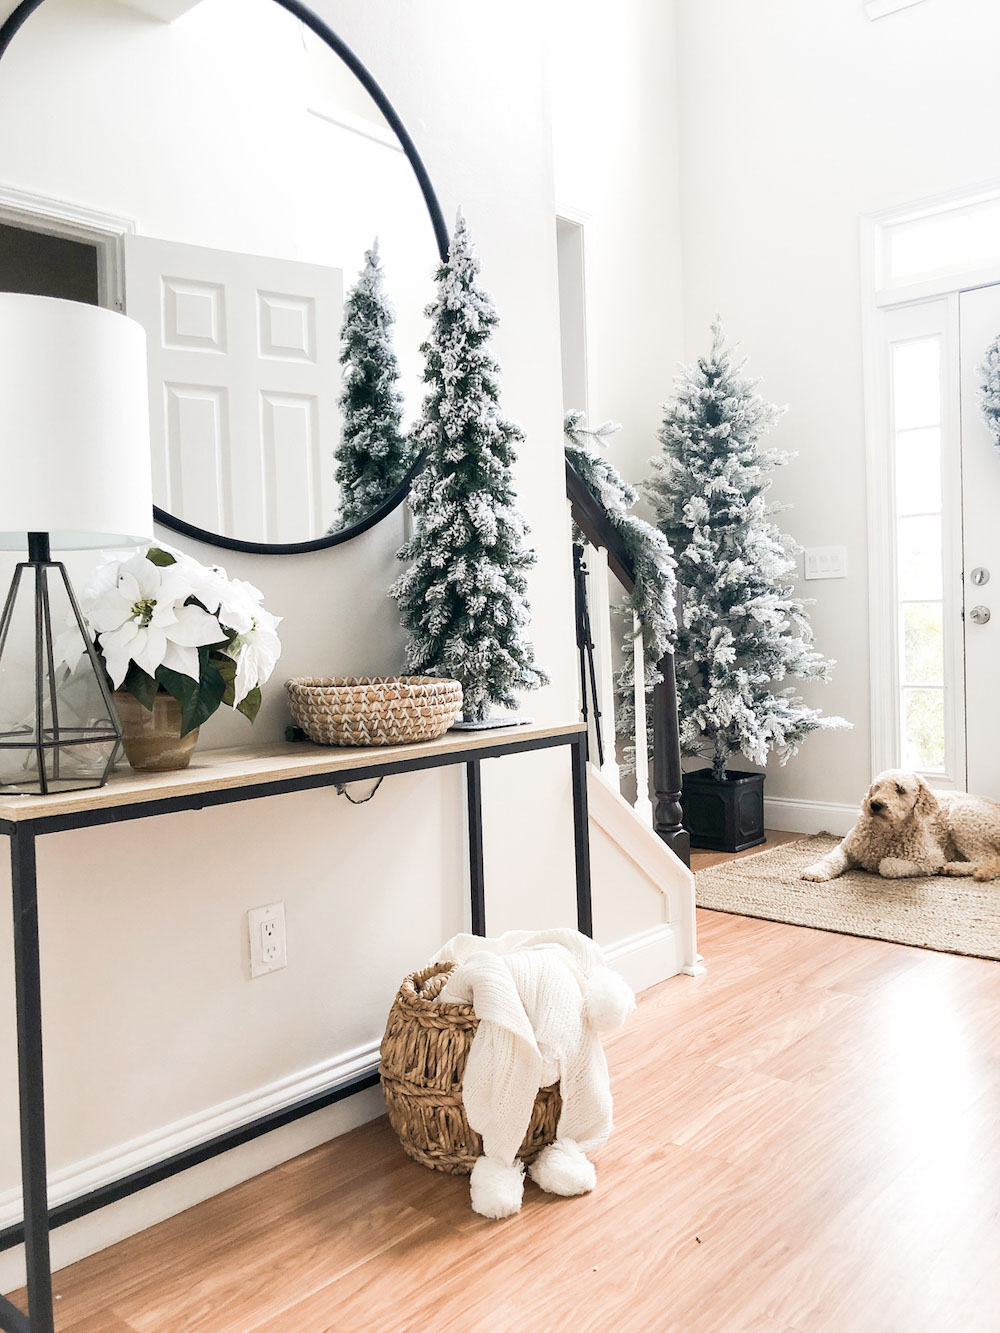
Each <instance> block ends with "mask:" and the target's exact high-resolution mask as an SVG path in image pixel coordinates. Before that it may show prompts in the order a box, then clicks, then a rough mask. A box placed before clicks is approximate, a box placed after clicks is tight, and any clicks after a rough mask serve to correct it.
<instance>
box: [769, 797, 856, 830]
mask: <svg viewBox="0 0 1000 1333" xmlns="http://www.w3.org/2000/svg"><path fill="white" fill-rule="evenodd" d="M857 817H858V807H857V806H856V805H832V804H828V803H826V802H824V801H801V800H797V799H796V798H795V797H794V796H765V797H764V823H765V825H766V826H767V828H772V829H781V830H782V832H784V833H835V834H836V835H837V837H838V838H842V837H843V836H844V834H845V833H849V832H850V831H851V829H852V828H853V827H854V823H855V821H856V820H857Z"/></svg>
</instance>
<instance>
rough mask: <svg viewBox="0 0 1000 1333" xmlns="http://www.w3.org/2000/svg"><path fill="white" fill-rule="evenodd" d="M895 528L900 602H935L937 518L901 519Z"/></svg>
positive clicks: (938, 564) (938, 584) (938, 568)
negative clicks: (896, 531)
mask: <svg viewBox="0 0 1000 1333" xmlns="http://www.w3.org/2000/svg"><path fill="white" fill-rule="evenodd" d="M898 526H899V598H900V601H903V602H918V601H928V602H930V601H938V600H939V599H940V597H941V518H940V515H925V516H923V517H920V518H901V519H900V520H899V525H898Z"/></svg>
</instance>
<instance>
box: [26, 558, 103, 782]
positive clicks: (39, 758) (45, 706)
mask: <svg viewBox="0 0 1000 1333" xmlns="http://www.w3.org/2000/svg"><path fill="white" fill-rule="evenodd" d="M120 743H121V728H120V727H119V724H118V719H117V717H116V716H115V710H114V704H113V703H112V701H111V692H110V690H109V689H108V685H107V680H106V678H105V674H104V668H103V667H102V665H101V662H100V660H99V659H98V656H97V652H96V650H95V648H94V645H93V642H92V640H91V637H90V633H89V631H88V629H87V625H86V622H85V621H84V618H83V615H82V614H81V612H80V607H79V605H78V603H77V600H76V597H75V596H74V594H73V589H72V587H71V585H70V581H69V578H68V576H67V574H66V569H65V566H64V565H62V564H60V563H59V562H58V561H54V560H52V558H51V556H50V553H49V539H48V534H47V533H44V532H41V533H39V532H32V533H29V534H28V560H27V561H23V562H22V563H20V564H18V565H17V566H16V568H15V570H14V576H13V578H12V580H11V585H10V591H9V592H8V594H7V600H6V603H5V604H4V608H3V614H2V616H0V792H2V793H3V794H5V795H12V794H19V795H26V796H28V795H30V796H47V795H49V794H50V793H53V792H60V791H76V790H80V789H85V788H88V787H102V786H103V785H104V783H105V782H106V781H107V779H108V775H109V773H110V772H111V769H112V767H113V765H114V762H115V759H116V758H117V756H118V748H119V745H120Z"/></svg>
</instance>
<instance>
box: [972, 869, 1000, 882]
mask: <svg viewBox="0 0 1000 1333" xmlns="http://www.w3.org/2000/svg"><path fill="white" fill-rule="evenodd" d="M972 878H973V879H977V880H978V881H979V883H980V884H986V883H988V882H989V881H990V880H991V879H997V878H1000V866H996V865H986V866H976V868H975V870H974V871H973V872H972Z"/></svg>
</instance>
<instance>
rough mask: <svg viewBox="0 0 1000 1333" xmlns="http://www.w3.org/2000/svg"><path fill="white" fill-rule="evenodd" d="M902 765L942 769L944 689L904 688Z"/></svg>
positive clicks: (938, 771)
mask: <svg viewBox="0 0 1000 1333" xmlns="http://www.w3.org/2000/svg"><path fill="white" fill-rule="evenodd" d="M903 765H904V767H905V768H913V769H917V770H919V771H921V772H924V773H927V772H937V773H942V772H944V690H943V689H930V688H926V687H925V688H922V689H904V690H903Z"/></svg>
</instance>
